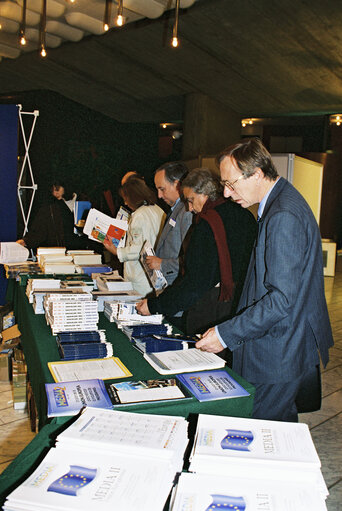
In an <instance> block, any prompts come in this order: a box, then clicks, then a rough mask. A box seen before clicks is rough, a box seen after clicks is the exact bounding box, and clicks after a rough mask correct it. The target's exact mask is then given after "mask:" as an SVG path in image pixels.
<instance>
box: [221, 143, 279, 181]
mask: <svg viewBox="0 0 342 511" xmlns="http://www.w3.org/2000/svg"><path fill="white" fill-rule="evenodd" d="M227 156H228V157H231V158H233V159H234V160H235V161H236V164H237V166H238V167H239V169H240V170H241V172H242V174H243V175H244V176H245V178H247V177H250V176H252V175H253V174H254V173H255V170H256V168H260V169H261V170H262V171H263V173H264V176H265V177H266V178H267V179H269V180H270V181H274V180H275V179H276V178H277V177H278V172H277V170H276V168H275V166H274V163H273V161H272V158H271V155H270V153H269V152H268V151H267V149H266V147H265V146H264V145H263V144H262V142H261V140H260V139H259V138H246V139H243V140H241V141H240V142H238V143H237V144H233V145H231V146H229V147H227V148H226V149H224V150H223V151H222V152H221V153H219V154H218V156H217V157H216V163H217V165H218V166H220V163H221V162H222V160H223V159H224V158H226V157H227Z"/></svg>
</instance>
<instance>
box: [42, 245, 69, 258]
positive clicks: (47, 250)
mask: <svg viewBox="0 0 342 511" xmlns="http://www.w3.org/2000/svg"><path fill="white" fill-rule="evenodd" d="M65 251H66V248H65V247H38V248H37V256H40V255H46V254H65Z"/></svg>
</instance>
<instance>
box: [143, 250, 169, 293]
mask: <svg viewBox="0 0 342 511" xmlns="http://www.w3.org/2000/svg"><path fill="white" fill-rule="evenodd" d="M154 255H156V254H155V251H154V250H153V247H152V246H151V243H150V242H149V241H148V240H146V241H145V243H144V244H143V246H142V249H141V251H140V262H141V264H142V265H143V267H144V270H145V272H146V275H147V277H148V278H149V280H150V282H151V285H152V286H153V288H154V289H155V290H156V291H161V290H162V289H164V287H166V286H167V281H166V278H165V277H164V275H163V272H162V271H161V270H151V269H150V268H149V267H148V266H147V263H146V257H147V256H154Z"/></svg>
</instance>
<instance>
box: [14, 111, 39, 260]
mask: <svg viewBox="0 0 342 511" xmlns="http://www.w3.org/2000/svg"><path fill="white" fill-rule="evenodd" d="M17 106H18V108H19V111H18V114H19V123H20V133H21V136H22V139H23V142H24V148H25V156H24V159H23V162H22V165H21V169H20V173H19V178H18V189H17V193H18V200H19V205H20V210H21V215H22V218H23V221H24V232H23V236H25V234H26V233H27V231H28V223H29V220H30V215H31V211H32V205H33V201H34V197H35V194H36V191H37V188H38V186H37V184H36V183H35V182H34V177H33V172H32V166H31V160H30V155H29V149H30V145H31V141H32V136H33V132H34V129H35V126H36V121H37V117H38V116H39V110H34V111H33V112H23V111H22V105H17ZM27 115H30V116H32V117H33V119H32V124H31V128H28V129H27V133H26V132H25V126H24V122H23V117H24V116H27ZM27 135H28V137H27ZM24 176H25V177H29V178H30V179H27V181H30V182H31V183H32V184H30V185H23V184H22V182H23V181H24V182H25V181H26V180H24V179H23V177H24ZM24 190H32V194H31V199H30V203H29V207H28V209H27V211H26V212H25V210H24V205H23V201H22V195H23V192H24ZM31 256H32V258H34V256H33V252H32V251H31Z"/></svg>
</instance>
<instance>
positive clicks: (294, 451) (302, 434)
mask: <svg viewBox="0 0 342 511" xmlns="http://www.w3.org/2000/svg"><path fill="white" fill-rule="evenodd" d="M320 466H321V464H320V460H319V457H318V455H317V452H316V449H315V446H314V444H313V441H312V438H311V435H310V431H309V428H308V426H307V425H306V424H298V423H289V422H278V421H268V420H258V419H245V418H238V417H223V416H213V415H203V414H200V415H199V418H198V424H197V431H196V435H195V441H194V445H193V448H192V452H191V455H190V467H189V471H190V472H196V476H195V475H194V476H193V477H189V478H186V479H187V481H183V482H182V485H181V487H180V494H179V498H178V499H177V498H176V505H175V506H174V507H173V509H181V507H179V506H180V504H179V502H178V500H179V501H184V500H183V499H184V498H185V493H187V498H192V497H193V496H194V495H193V493H194V491H195V489H196V488H197V489H198V488H199V487H200V484H201V481H202V480H203V475H205V478H206V481H208V484H206V485H205V486H204V487H203V486H202V490H201V491H200V492H199V494H198V495H196V496H194V498H195V501H196V502H197V501H198V502H201V504H202V502H204V501H209V499H210V497H211V499H213V497H214V496H215V497H218V496H220V498H219V503H220V505H221V506H220V507H222V508H223V505H224V503H227V502H229V498H232V499H234V498H235V499H240V502H241V506H242V503H243V502H244V503H245V504H244V505H245V506H247V504H246V503H247V502H249V503H251V505H250V508H251V509H277V510H278V509H281V510H283V509H286V510H287V509H310V510H311V509H317V510H323V509H325V507H324V506H325V504H324V500H325V498H326V497H327V495H328V490H327V487H326V484H325V482H324V479H323V476H322V473H321V470H320ZM200 476H201V477H200ZM210 476H212V477H210ZM207 477H208V479H207ZM222 478H223V479H222ZM235 479H236V481H235ZM224 480H225V481H226V483H225V486H224V484H223V481H224ZM209 481H210V484H209ZM215 481H217V483H218V484H217V485H216V484H215ZM233 481H234V482H233ZM187 484H189V485H190V486H189V487H187ZM296 485H297V489H293V490H290V488H292V487H293V488H294V487H296ZM224 488H225V489H224ZM222 490H224V491H223V493H221V492H222ZM286 490H287V492H288V495H287V498H286ZM292 491H293V494H291V492H292ZM177 493H178V491H177ZM204 493H205V494H206V497H204ZM258 494H259V498H262V499H263V502H264V503H265V504H264V507H261V506H260V504H259V507H258V506H257V505H256V503H257V502H258ZM221 497H222V498H221ZM287 499H288V500H287ZM306 499H308V500H307V502H310V505H308V503H307V502H306ZM277 502H278V503H282V505H280V504H279V505H275V504H276V503H277ZM286 502H288V507H286V506H285V503H286ZM290 502H293V503H292V505H291V506H290V505H289V503H290ZM252 503H253V504H254V505H253V504H252ZM295 503H296V505H295ZM266 504H267V506H268V507H267V506H266ZM271 504H272V505H273V507H272V506H271ZM211 505H214V503H212V502H211ZM215 505H218V502H216V504H215ZM226 507H227V506H226ZM193 509H199V507H198V504H197V507H196V506H195V507H194V508H193ZM237 509H240V508H239V507H238V508H237ZM241 509H245V508H244V507H242V508H241ZM246 509H247V507H246Z"/></svg>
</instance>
